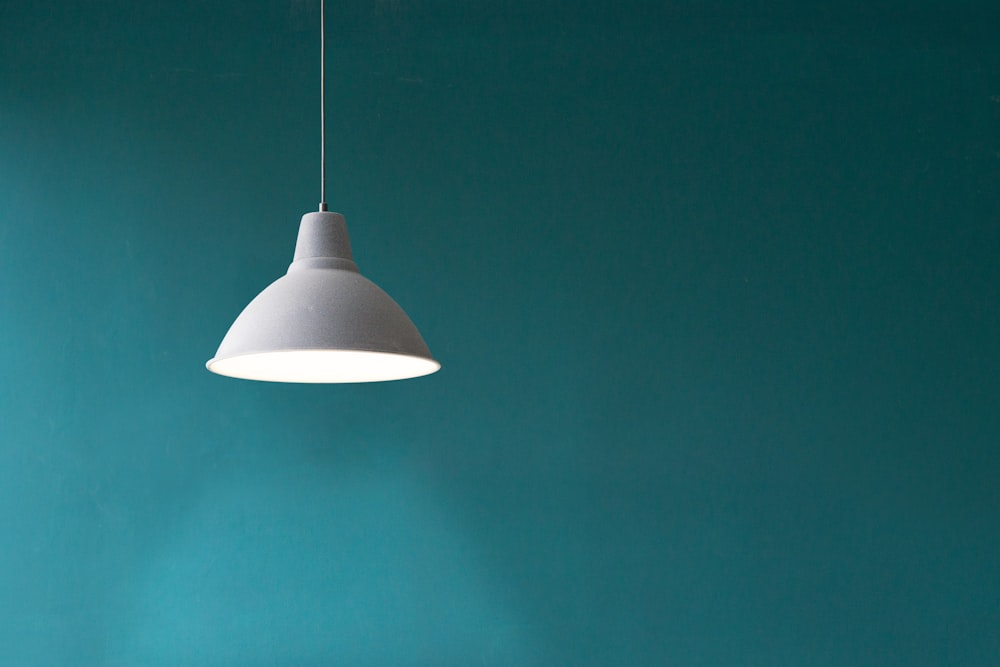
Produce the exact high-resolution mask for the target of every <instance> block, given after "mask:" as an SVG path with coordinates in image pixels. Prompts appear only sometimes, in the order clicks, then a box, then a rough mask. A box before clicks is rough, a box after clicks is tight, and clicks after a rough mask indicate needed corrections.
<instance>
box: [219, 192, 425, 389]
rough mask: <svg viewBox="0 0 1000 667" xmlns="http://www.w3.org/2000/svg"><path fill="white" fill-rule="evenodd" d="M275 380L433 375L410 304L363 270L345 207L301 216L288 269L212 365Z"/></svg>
mask: <svg viewBox="0 0 1000 667" xmlns="http://www.w3.org/2000/svg"><path fill="white" fill-rule="evenodd" d="M206 366H207V367H208V370H210V371H212V372H213V373H218V374H220V375H228V376H230V377H236V378H243V379H248V380H265V381H271V382H307V383H322V382H330V383H334V382H379V381H383V380H403V379H406V378H413V377H419V376H421V375H429V374H430V373H433V372H435V371H437V370H438V369H439V368H440V367H441V364H439V363H438V362H437V361H435V360H434V359H433V358H432V357H431V353H430V350H428V349H427V345H426V344H425V343H424V339H423V338H421V336H420V332H419V331H417V328H416V327H415V326H414V325H413V322H411V321H410V318H409V317H407V315H406V313H405V312H403V309H402V308H400V307H399V305H398V304H397V303H396V302H395V301H393V300H392V298H391V297H390V296H389V295H388V294H386V293H385V292H384V291H382V290H381V289H380V288H379V287H378V286H377V285H376V284H375V283H373V282H372V281H370V280H368V279H367V278H365V277H364V276H362V275H361V273H360V272H359V271H358V267H357V264H355V263H354V258H353V256H352V254H351V243H350V239H349V237H348V234H347V223H346V221H345V220H344V216H342V215H340V214H339V213H331V212H327V211H319V212H315V213H307V214H305V215H304V216H302V222H301V224H300V225H299V236H298V241H297V242H296V245H295V256H294V259H293V261H292V264H291V265H290V266H289V267H288V273H287V274H285V275H284V276H282V277H281V278H279V279H278V280H276V281H274V282H273V283H271V285H269V286H268V287H267V288H266V289H264V291H263V292H261V293H260V294H258V295H257V297H256V298H255V299H254V300H253V301H251V302H250V304H249V305H247V307H246V308H245V309H244V310H243V312H242V313H240V315H239V317H237V318H236V321H235V322H233V325H232V327H230V329H229V332H228V333H227V334H226V336H225V338H224V339H223V340H222V344H221V345H219V350H218V352H217V353H216V355H215V357H214V358H212V359H210V360H209V361H208V363H207V364H206Z"/></svg>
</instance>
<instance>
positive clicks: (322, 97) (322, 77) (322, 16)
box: [319, 0, 326, 211]
mask: <svg viewBox="0 0 1000 667" xmlns="http://www.w3.org/2000/svg"><path fill="white" fill-rule="evenodd" d="M319 137H320V138H319V142H320V147H319V156H320V157H319V163H320V167H319V174H320V190H319V193H320V194H319V198H320V202H319V210H320V211H325V210H326V0H319Z"/></svg>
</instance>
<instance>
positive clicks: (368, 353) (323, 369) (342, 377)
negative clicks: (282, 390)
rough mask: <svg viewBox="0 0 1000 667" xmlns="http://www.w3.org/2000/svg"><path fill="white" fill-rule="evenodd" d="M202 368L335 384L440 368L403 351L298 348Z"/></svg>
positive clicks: (245, 354) (406, 375) (211, 361)
mask: <svg viewBox="0 0 1000 667" xmlns="http://www.w3.org/2000/svg"><path fill="white" fill-rule="evenodd" d="M205 367H206V368H207V369H208V370H209V371H211V372H213V373H216V374H217V375H224V376H227V377H233V378H238V379H243V380H258V381H262V382H300V383H308V384H338V383H354V382H386V381H391V380H408V379H411V378H418V377H423V376H425V375H431V374H432V373H436V372H437V371H438V370H440V369H441V362H439V361H437V360H436V359H434V358H432V357H430V356H423V355H419V354H409V353H406V352H388V351H385V350H366V349H346V348H336V349H334V348H303V347H298V348H277V349H270V350H258V351H252V352H246V351H243V352H239V353H237V354H230V355H226V356H222V357H220V356H215V357H212V358H211V359H209V360H208V361H207V362H205Z"/></svg>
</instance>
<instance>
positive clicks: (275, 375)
mask: <svg viewBox="0 0 1000 667" xmlns="http://www.w3.org/2000/svg"><path fill="white" fill-rule="evenodd" d="M324 4H325V3H324V0H320V142H321V148H320V153H321V157H320V164H321V167H320V181H321V191H320V199H321V202H320V205H319V211H318V212H316V213H306V214H305V215H304V216H302V222H301V223H300V225H299V235H298V240H297V241H296V244H295V255H294V258H293V260H292V263H291V266H289V267H288V273H287V274H285V275H284V276H282V277H281V278H279V279H278V280H276V281H275V282H273V283H271V285H270V286H268V287H267V288H266V289H265V290H264V291H263V292H261V293H260V294H258V295H257V297H256V298H255V299H254V300H253V301H251V302H250V304H249V305H248V306H247V307H246V308H244V309H243V312H242V313H240V315H239V317H237V318H236V321H235V322H233V325H232V326H231V327H230V328H229V332H228V333H227V334H226V336H225V338H223V339H222V344H221V345H219V350H218V352H216V354H215V357H214V358H212V359H210V360H209V361H208V363H207V364H206V366H207V367H208V370H210V371H212V372H213V373H218V374H219V375H228V376H230V377H235V378H243V379H247V380H265V381H270V382H311V383H321V382H380V381H384V380H404V379H406V378H414V377H419V376H421V375H429V374H431V373H433V372H435V371H436V370H438V369H439V368H441V364H439V363H438V362H437V361H435V360H434V358H433V357H431V353H430V350H428V349H427V345H426V344H425V343H424V339H423V338H421V337H420V332H419V331H417V328H416V327H415V326H414V325H413V322H411V321H410V318H409V317H407V316H406V313H405V312H403V309H402V308H400V307H399V305H398V304H397V303H396V302H395V301H393V300H392V298H391V297H390V296H389V295H388V294H386V293H385V292H383V291H382V290H381V289H379V287H378V286H377V285H376V284H375V283H373V282H372V281H370V280H368V279H367V278H365V277H364V276H362V275H361V274H360V273H359V272H358V266H357V264H355V263H354V258H353V256H352V255H351V243H350V240H349V238H348V235H347V223H346V221H345V220H344V216H342V215H341V214H339V213H331V212H329V211H327V206H326V99H325V98H326V62H325V61H326V31H325V27H324V24H325V23H326V11H325V7H324Z"/></svg>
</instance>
